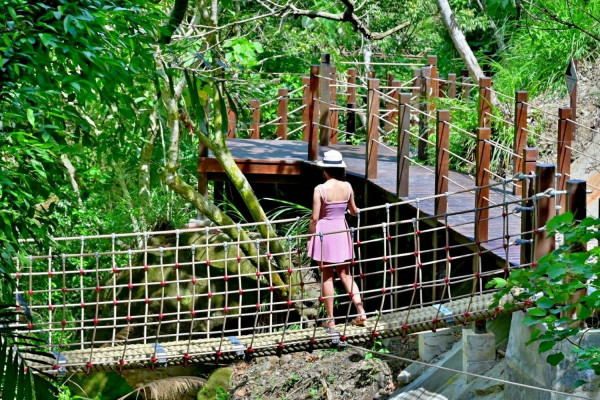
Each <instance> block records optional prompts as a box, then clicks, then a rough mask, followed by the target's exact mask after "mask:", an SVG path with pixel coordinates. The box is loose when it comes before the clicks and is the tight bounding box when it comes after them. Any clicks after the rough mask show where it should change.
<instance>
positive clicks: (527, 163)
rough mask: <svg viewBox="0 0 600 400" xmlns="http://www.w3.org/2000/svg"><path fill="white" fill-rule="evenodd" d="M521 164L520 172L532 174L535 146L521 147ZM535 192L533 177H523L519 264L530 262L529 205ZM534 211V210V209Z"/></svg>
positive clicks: (535, 159)
mask: <svg viewBox="0 0 600 400" xmlns="http://www.w3.org/2000/svg"><path fill="white" fill-rule="evenodd" d="M522 154H523V165H522V166H521V168H522V170H521V172H522V173H523V174H524V175H527V176H532V175H533V174H535V165H536V163H537V158H538V150H537V149H536V148H535V147H526V148H525V149H523V153H522ZM534 194H535V178H524V179H523V180H522V181H521V197H522V198H523V199H524V200H523V201H522V202H521V206H522V207H524V208H523V211H521V232H522V233H521V239H523V240H524V242H523V243H522V244H521V265H527V264H529V263H531V260H532V254H531V249H532V246H531V242H530V241H531V239H532V238H533V234H532V233H531V231H532V230H533V213H532V212H531V211H529V208H530V207H533V200H531V197H532V196H533V195H534ZM534 212H535V210H534Z"/></svg>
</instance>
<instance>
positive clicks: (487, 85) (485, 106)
mask: <svg viewBox="0 0 600 400" xmlns="http://www.w3.org/2000/svg"><path fill="white" fill-rule="evenodd" d="M491 88H492V78H488V77H487V76H484V77H482V78H479V109H478V110H479V125H477V126H479V127H480V128H490V127H491V126H492V121H491V117H490V116H489V114H491V113H492V98H491V97H492V91H491Z"/></svg>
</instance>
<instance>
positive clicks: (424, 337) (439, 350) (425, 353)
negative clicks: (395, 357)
mask: <svg viewBox="0 0 600 400" xmlns="http://www.w3.org/2000/svg"><path fill="white" fill-rule="evenodd" d="M453 344H454V333H453V332H452V331H451V330H450V329H440V330H438V331H437V332H423V333H419V358H421V360H423V361H425V362H429V361H431V360H433V359H434V358H436V357H439V356H441V355H442V354H444V353H445V352H446V351H448V350H450V349H451V348H452V345H453Z"/></svg>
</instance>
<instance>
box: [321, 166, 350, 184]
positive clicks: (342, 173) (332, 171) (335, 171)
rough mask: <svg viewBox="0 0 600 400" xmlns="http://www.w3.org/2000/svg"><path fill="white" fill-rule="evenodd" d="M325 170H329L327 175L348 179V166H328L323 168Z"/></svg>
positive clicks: (343, 179) (340, 179) (339, 179)
mask: <svg viewBox="0 0 600 400" xmlns="http://www.w3.org/2000/svg"><path fill="white" fill-rule="evenodd" d="M323 171H325V172H327V175H329V176H331V177H332V178H333V179H337V180H338V181H345V180H346V168H340V167H328V168H327V167H326V168H323Z"/></svg>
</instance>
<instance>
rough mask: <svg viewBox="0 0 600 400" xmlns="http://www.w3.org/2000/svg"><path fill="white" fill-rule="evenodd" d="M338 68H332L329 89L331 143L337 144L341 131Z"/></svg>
mask: <svg viewBox="0 0 600 400" xmlns="http://www.w3.org/2000/svg"><path fill="white" fill-rule="evenodd" d="M336 73H337V68H336V67H334V66H333V65H332V66H331V68H330V77H331V81H330V84H329V89H330V90H331V93H330V99H331V109H330V110H329V126H330V127H331V143H333V144H335V143H337V142H338V130H339V118H338V117H339V111H338V101H337V76H336Z"/></svg>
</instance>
